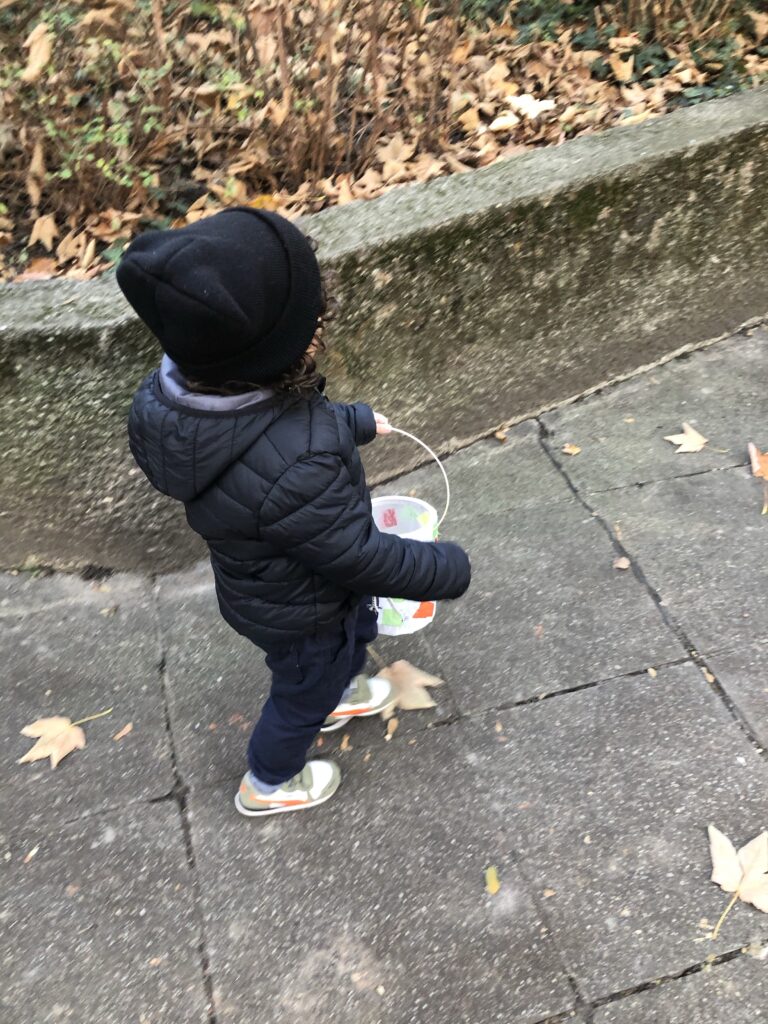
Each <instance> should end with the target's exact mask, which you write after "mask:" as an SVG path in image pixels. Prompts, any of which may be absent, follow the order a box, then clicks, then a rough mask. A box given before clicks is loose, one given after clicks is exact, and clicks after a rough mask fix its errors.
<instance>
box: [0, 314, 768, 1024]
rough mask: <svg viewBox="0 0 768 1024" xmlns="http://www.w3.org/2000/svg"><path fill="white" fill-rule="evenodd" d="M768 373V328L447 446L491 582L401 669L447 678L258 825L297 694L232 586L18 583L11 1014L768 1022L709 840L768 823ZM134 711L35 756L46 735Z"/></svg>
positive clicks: (1, 913) (3, 633) (17, 1022)
mask: <svg viewBox="0 0 768 1024" xmlns="http://www.w3.org/2000/svg"><path fill="white" fill-rule="evenodd" d="M766 379H768V332H766V331H765V330H764V329H762V328H758V329H756V330H754V331H752V332H751V333H749V334H747V335H737V336H734V337H733V338H731V339H728V340H727V341H723V342H720V343H718V344H717V345H715V346H713V347H711V348H709V349H707V350H704V351H701V352H698V353H696V354H694V355H692V356H690V357H687V358H684V359H680V360H677V361H675V362H673V363H670V364H668V365H666V366H664V367H661V368H659V369H656V370H654V371H651V372H649V373H646V374H645V375H643V376H641V377H638V378H635V379H634V380H632V381H629V382H627V383H624V384H621V385H618V386H616V387H612V388H610V389H607V390H605V391H604V392H603V393H602V394H600V395H598V396H595V397H592V398H590V399H587V400H584V401H581V402H579V403H576V404H574V405H572V406H569V407H567V408H564V409H561V410H559V411H557V412H554V413H551V414H549V415H547V416H544V417H543V418H542V421H541V422H527V423H523V424H521V425H520V426H519V427H516V428H514V429H513V430H512V431H511V432H510V435H509V439H508V441H507V442H506V443H505V444H500V443H499V442H498V441H496V440H491V441H488V442H482V443H480V444H477V445H474V446H473V447H471V448H468V449H466V450H464V451H463V452H461V453H459V454H457V455H455V456H453V457H451V458H450V459H449V460H447V462H446V467H447V469H448V472H449V475H450V477H451V483H452V487H453V490H454V504H453V506H452V510H451V514H450V516H449V519H448V520H447V523H446V527H447V529H446V536H448V537H450V538H451V539H455V540H458V541H460V542H461V543H464V544H466V545H467V547H468V548H469V550H470V552H471V555H472V560H473V565H474V573H475V575H474V584H473V588H472V590H471V592H470V595H469V596H468V597H467V599H465V600H464V601H462V602H459V603H456V604H453V605H447V604H446V605H443V606H442V607H441V608H440V610H439V614H438V618H437V620H436V622H435V624H434V625H433V626H432V627H430V628H429V629H428V630H426V631H425V632H424V633H423V634H419V635H417V636H416V637H414V638H412V639H410V640H408V641H406V642H400V641H393V640H387V639H382V640H381V641H379V644H378V649H379V650H380V652H381V653H382V654H383V655H384V656H385V658H386V659H387V660H394V659H395V658H396V657H407V658H409V660H411V661H413V662H414V663H416V664H418V665H419V666H421V667H424V668H426V669H428V670H429V671H432V672H434V673H436V674H439V675H442V676H443V677H444V678H446V679H447V680H448V686H447V687H445V688H444V689H443V690H442V691H439V692H438V693H437V694H436V695H438V696H439V699H440V706H439V707H438V708H437V709H436V710H435V711H432V712H418V713H417V712H409V713H406V714H404V715H402V717H401V725H400V728H399V729H398V731H397V733H396V734H395V735H394V737H393V739H392V740H391V742H386V741H385V739H384V730H383V727H382V725H381V723H380V722H378V721H367V722H365V723H355V724H354V726H353V727H351V728H350V730H349V741H348V742H349V747H348V749H345V750H343V751H340V750H339V746H340V744H341V742H342V738H343V736H344V733H343V732H341V733H336V734H333V735H332V736H330V737H326V741H325V743H324V745H323V747H322V750H321V754H322V755H325V754H328V755H331V756H336V757H337V758H338V760H339V762H340V764H341V766H342V769H343V771H344V775H345V782H344V785H343V787H342V789H341V791H340V793H339V795H338V797H337V798H335V799H334V800H333V801H332V802H331V803H329V804H328V805H327V806H326V807H324V808H322V809H319V810H317V811H314V812H312V813H311V814H307V815H289V816H286V817H285V818H276V819H275V818H273V819H270V820H267V821H262V822H253V821H248V820H245V819H242V818H240V817H239V816H238V815H237V814H236V813H235V811H234V808H233V806H232V797H233V792H234V788H235V782H236V780H237V779H239V777H240V774H241V772H242V770H243V756H244V745H245V742H246V740H247V736H248V732H249V729H250V726H251V724H252V722H253V719H254V716H255V714H256V713H257V710H258V707H259V702H260V700H261V698H262V697H263V695H264V691H265V688H266V674H265V670H264V668H263V667H262V665H261V660H260V658H259V657H258V656H257V655H256V654H255V653H254V651H253V649H252V648H250V647H249V645H248V644H247V643H246V642H245V641H241V640H240V638H239V637H237V636H236V635H235V634H234V633H232V632H231V631H230V630H228V629H227V627H225V625H224V624H223V622H221V621H220V620H219V618H218V616H217V612H216V609H215V602H214V597H213V594H212V590H211V585H210V574H209V571H208V569H207V567H205V566H201V567H198V568H196V569H193V570H190V571H189V572H186V573H182V574H178V575H174V576H168V577H162V578H160V579H158V580H157V581H152V580H149V579H143V578H139V577H128V576H112V577H110V578H108V579H104V580H95V581H84V580H82V579H80V578H77V577H68V576H61V575H53V576H48V577H45V576H37V577H34V576H30V575H29V574H26V573H23V574H18V575H15V576H14V575H5V576H3V577H0V649H1V650H2V657H3V661H4V666H3V682H4V685H3V687H2V692H0V720H1V721H2V731H3V750H4V757H3V759H2V763H0V801H1V803H0V822H1V823H2V824H1V825H0V828H1V829H2V837H1V838H2V843H3V854H2V855H3V858H4V859H3V861H2V865H3V869H4V870H3V876H2V907H1V909H0V922H1V923H2V929H1V931H2V939H1V940H0V941H1V942H2V946H3V957H4V958H3V967H2V993H1V994H0V1019H1V1020H2V1021H3V1024H49V1022H52V1024H58V1022H66V1021H70V1022H77V1024H90V1022H96V1021H98V1022H99V1024H181V1022H184V1024H187V1022H189V1024H198V1022H199V1024H212V1022H218V1024H252V1022H253V1021H254V1020H258V1021H264V1022H267V1024H299V1022H301V1024H303V1022H304V1021H305V1020H308V1019H312V1020H324V1021H329V1022H354V1024H445V1022H448V1021H450V1022H451V1024H491V1022H499V1024H502V1022H503V1024H534V1022H545V1021H553V1022H554V1021H560V1020H574V1021H578V1022H581V1024H586V1022H590V1021H592V1022H594V1024H614V1022H621V1024H672V1022H680V1024H683V1022H684V1024H710V1022H711V1021H712V1020H716V1019H724V1018H727V1019H728V1022H729V1024H748V1022H749V1024H752V1022H754V1021H758V1020H768V1015H767V1011H766V1009H765V1007H766V1006H768V916H766V915H763V914H760V913H758V912H757V911H755V910H753V909H752V908H750V907H748V906H746V905H744V904H739V905H738V906H737V907H736V908H735V909H734V910H733V912H732V913H731V915H730V916H729V918H728V919H727V921H726V922H725V925H724V926H723V929H722V932H721V934H720V936H719V938H718V939H717V941H712V940H711V939H709V938H708V932H709V930H710V929H711V926H712V925H713V924H714V922H715V921H716V920H717V918H718V917H719V915H720V913H721V911H722V909H723V907H724V906H725V903H726V902H727V898H726V897H725V895H724V894H723V893H722V892H720V891H719V889H717V887H715V886H714V885H712V884H711V883H710V882H709V881H708V875H709V857H708V850H707V838H706V826H707V825H708V824H709V823H710V822H714V823H715V824H717V825H718V826H719V827H720V828H721V829H722V830H723V831H725V832H726V833H727V834H729V835H730V836H731V837H732V838H733V839H734V841H736V842H737V843H739V844H740V843H743V842H745V841H746V840H748V839H751V838H752V837H753V836H754V835H755V834H756V833H757V832H759V831H760V829H761V828H764V827H766V826H768V762H767V760H766V753H765V750H764V748H765V747H768V672H766V671H765V669H766V664H767V663H768V658H766V651H767V650H768V648H767V647H766V644H768V601H767V600H766V588H767V586H768V519H766V518H763V517H761V515H760V509H761V504H762V489H761V486H760V482H759V481H756V480H754V479H752V478H751V476H750V474H749V471H748V469H747V468H746V466H745V461H746V445H747V442H748V441H750V440H754V441H755V442H756V443H757V444H759V445H761V447H768V388H767V387H766V384H765V381H766ZM684 420H685V421H688V422H690V423H691V424H692V425H694V426H695V427H697V428H698V429H699V430H700V431H701V432H702V433H703V434H704V435H705V436H707V437H708V438H710V444H709V445H708V446H707V448H705V450H704V451H703V452H701V453H700V454H696V455H676V454H675V453H674V449H673V447H672V446H671V445H670V444H669V443H667V442H665V441H664V440H663V437H664V435H666V434H671V433H677V432H679V430H680V427H681V424H682V422H683V421H684ZM567 442H571V443H573V444H576V445H579V446H580V447H581V449H582V451H581V453H580V454H579V455H576V456H571V457H569V456H566V455H564V454H563V453H562V448H563V445H564V444H565V443H567ZM392 443H405V442H401V441H399V440H398V441H396V442H395V441H393V442H392ZM390 490H391V491H393V492H403V491H405V492H406V493H407V492H409V491H411V490H413V491H414V492H415V493H417V494H418V495H419V496H421V497H424V498H426V499H427V500H432V501H433V502H435V503H439V501H440V481H439V475H438V474H437V472H436V470H435V469H434V468H430V467H424V468H423V469H420V470H418V471H417V472H415V473H413V474H411V475H410V476H408V477H406V478H403V479H401V480H399V481H396V482H395V483H394V484H392V485H390ZM619 556H627V557H628V558H629V559H630V560H631V568H630V569H628V570H620V569H616V568H614V566H613V563H614V560H615V559H616V558H617V557H619ZM108 707H112V708H113V711H112V714H111V715H109V716H108V717H106V718H102V719H99V720H97V721H94V722H92V723H89V724H88V725H86V726H85V728H86V732H87V736H88V746H87V747H86V749H85V750H84V751H80V752H76V753H74V754H73V755H71V756H70V757H69V758H68V759H67V760H66V761H65V762H64V763H63V764H62V765H61V767H60V768H58V769H57V770H56V771H55V772H51V771H50V769H49V768H48V767H47V765H46V764H45V763H43V764H37V765H23V766H18V765H16V764H15V760H16V759H17V758H18V757H20V756H21V755H22V754H23V753H24V751H25V750H26V749H27V746H28V743H29V742H30V741H28V740H25V739H24V738H22V737H20V736H19V730H20V729H21V727H22V726H23V725H24V724H26V723H27V722H29V721H31V720H33V719H35V718H37V717H40V716H43V715H49V714H65V715H69V716H70V717H72V718H79V717H84V716H86V715H90V714H94V713H96V712H98V711H100V710H102V709H105V708H108ZM128 722H131V723H133V730H132V731H131V732H130V733H129V734H128V735H126V736H125V737H124V738H123V739H120V740H113V739H112V737H113V736H114V735H115V734H116V733H117V732H118V730H120V729H121V728H122V727H123V726H125V725H126V724H127V723H128ZM490 865H493V866H495V867H496V868H497V870H498V873H499V877H500V879H501V889H500V891H499V892H498V893H497V894H496V895H494V896H491V895H488V894H487V893H486V891H485V877H484V875H485V869H486V868H487V867H488V866H490Z"/></svg>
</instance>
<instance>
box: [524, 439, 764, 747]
mask: <svg viewBox="0 0 768 1024" xmlns="http://www.w3.org/2000/svg"><path fill="white" fill-rule="evenodd" d="M537 422H538V424H539V444H540V445H541V448H542V451H543V452H544V454H545V455H546V456H547V458H548V459H549V461H550V462H551V463H552V465H553V467H554V468H555V469H556V470H557V472H558V473H559V474H560V476H561V477H562V478H563V480H564V481H565V483H566V485H567V487H568V488H569V489H570V491H571V493H572V494H573V496H574V497H575V498H576V500H577V501H578V502H579V504H580V505H581V506H582V508H583V509H584V510H585V511H586V512H588V513H589V515H590V516H591V517H592V518H593V519H594V520H595V522H596V523H599V525H600V526H601V527H602V528H603V530H604V531H605V533H606V534H607V535H608V537H609V539H610V541H611V544H612V545H613V548H614V550H615V551H616V554H617V555H618V556H619V557H623V558H626V559H628V561H629V563H630V567H631V570H632V573H633V575H634V577H635V579H636V580H637V581H638V583H640V584H641V586H643V587H644V588H645V590H646V591H647V592H648V595H649V597H650V598H651V600H652V601H653V603H654V605H655V606H656V609H657V611H658V613H659V615H660V616H661V619H662V621H663V623H664V625H665V626H666V627H667V628H668V629H669V630H670V631H671V632H672V633H673V634H674V636H675V637H676V639H677V640H678V642H679V643H680V644H681V645H682V647H683V648H684V649H685V651H686V652H687V654H688V657H689V658H690V660H691V661H692V662H693V663H694V664H695V665H696V666H697V667H698V668H699V669H700V670H701V673H702V675H703V676H704V679H705V681H706V682H707V683H708V685H709V686H711V687H712V689H713V690H714V692H715V693H716V694H717V696H718V697H719V698H720V700H721V701H722V703H723V704H724V706H725V708H726V709H727V711H728V714H729V715H730V716H731V718H732V719H733V720H734V721H735V722H736V724H737V725H738V726H739V728H740V729H741V731H742V733H743V734H744V736H745V737H746V739H747V740H748V741H749V743H750V745H751V746H752V748H753V749H754V750H755V752H756V753H757V754H758V755H759V756H760V757H761V758H762V759H763V760H764V761H766V762H768V751H766V750H765V748H764V747H763V745H762V743H761V742H760V740H759V738H758V736H757V735H756V733H755V732H754V731H753V730H752V728H751V726H750V724H749V723H748V722H747V720H746V719H745V718H744V717H743V716H742V714H741V713H740V711H739V709H738V708H737V707H736V705H735V704H734V702H733V701H732V700H731V698H730V697H729V696H728V694H727V693H726V691H725V688H724V687H723V685H722V684H721V683H720V681H719V679H718V678H717V675H716V673H715V672H714V671H713V670H712V667H711V666H710V665H709V663H708V662H707V660H706V658H705V657H704V655H702V654H701V653H700V652H699V651H698V650H697V649H696V647H695V645H694V643H693V641H692V640H691V638H690V637H689V636H688V634H687V633H686V632H685V630H684V629H683V627H682V626H681V624H680V623H679V622H678V621H677V620H676V619H675V617H674V616H673V615H672V614H671V613H670V611H669V609H668V608H667V606H666V604H665V603H664V600H663V598H662V596H661V594H660V593H659V591H658V590H656V588H655V587H654V586H653V584H652V583H651V582H650V580H649V579H648V577H647V576H646V575H645V572H644V571H643V568H642V566H641V565H640V563H639V562H638V561H637V559H636V558H634V557H633V555H632V553H631V552H630V551H628V550H627V548H625V547H624V545H623V544H622V542H621V541H620V540H619V538H618V536H617V534H616V531H615V530H614V528H613V526H612V525H611V524H610V523H609V522H608V521H607V520H606V519H605V518H604V517H603V516H601V515H600V514H599V512H598V511H597V510H596V509H595V508H593V506H592V505H590V504H589V502H588V501H587V500H586V498H585V497H584V496H583V494H582V493H581V491H580V490H579V488H578V487H577V486H576V484H575V483H574V482H573V480H572V479H571V477H570V475H569V474H568V472H567V470H566V469H565V468H564V466H563V464H562V463H561V462H560V461H559V460H558V459H557V458H556V457H555V454H554V452H553V451H552V449H551V447H550V446H549V445H548V444H547V439H548V438H549V437H550V432H549V430H548V429H547V426H546V424H545V423H543V422H542V421H541V420H537Z"/></svg>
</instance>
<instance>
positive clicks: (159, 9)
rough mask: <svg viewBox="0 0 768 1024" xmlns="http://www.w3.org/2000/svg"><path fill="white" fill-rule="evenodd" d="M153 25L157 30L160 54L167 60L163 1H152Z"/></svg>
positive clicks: (156, 36)
mask: <svg viewBox="0 0 768 1024" xmlns="http://www.w3.org/2000/svg"><path fill="white" fill-rule="evenodd" d="M152 24H153V26H154V30H155V38H156V39H157V45H158V47H159V48H160V54H161V56H162V58H163V60H165V58H166V57H167V56H168V45H167V43H166V41H165V34H164V33H163V5H162V0H152Z"/></svg>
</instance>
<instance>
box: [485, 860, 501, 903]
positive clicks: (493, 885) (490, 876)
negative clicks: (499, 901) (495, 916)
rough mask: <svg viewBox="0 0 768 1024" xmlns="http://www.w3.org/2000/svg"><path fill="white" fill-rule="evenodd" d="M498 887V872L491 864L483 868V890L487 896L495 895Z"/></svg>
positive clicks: (499, 886) (499, 882)
mask: <svg viewBox="0 0 768 1024" xmlns="http://www.w3.org/2000/svg"><path fill="white" fill-rule="evenodd" d="M500 888H501V881H500V879H499V872H498V871H497V870H496V868H495V867H494V866H493V865H491V866H490V867H488V868H486V869H485V891H486V892H487V893H488V895H489V896H495V895H496V893H497V892H498V891H499V889H500Z"/></svg>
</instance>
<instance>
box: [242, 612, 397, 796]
mask: <svg viewBox="0 0 768 1024" xmlns="http://www.w3.org/2000/svg"><path fill="white" fill-rule="evenodd" d="M372 606H373V601H372V600H371V599H370V598H365V599H363V600H362V601H361V602H360V604H359V606H358V607H357V608H356V609H355V610H354V611H353V612H352V613H351V614H350V615H348V616H347V617H346V619H344V621H343V622H340V623H339V624H338V626H336V627H334V628H333V629H331V630H327V631H325V632H323V633H318V634H316V635H315V636H308V637H304V638H302V639H301V640H298V641H296V642H295V643H293V644H291V645H290V646H286V647H279V648H273V649H270V650H268V651H267V652H266V653H267V668H269V669H270V671H271V672H272V688H271V690H270V694H269V698H268V699H267V702H266V704H265V705H264V707H263V709H262V712H261V718H260V719H259V720H258V722H257V723H256V726H255V728H254V730H253V733H252V735H251V739H250V742H249V744H248V764H249V767H250V769H251V771H252V772H253V774H254V775H255V776H256V777H257V778H258V779H260V780H261V781H262V782H265V783H267V784H268V785H277V784H278V783H281V782H286V781H287V780H288V779H290V778H293V776H294V775H296V774H297V772H300V771H301V769H302V768H303V767H304V765H305V763H306V757H307V751H308V750H309V748H310V746H311V745H312V742H313V740H314V738H315V736H316V735H317V733H318V731H319V729H320V726H321V725H322V724H323V722H324V721H325V719H326V718H327V717H328V715H329V714H330V713H331V711H333V709H334V708H335V707H336V706H337V705H338V703H339V701H340V699H341V695H342V694H343V693H344V690H345V689H346V688H347V686H348V685H349V683H350V682H351V681H352V679H354V677H355V676H356V675H359V674H360V672H362V670H363V667H364V665H365V661H366V646H367V645H368V644H370V643H373V641H374V640H375V639H376V637H377V635H378V628H377V625H376V612H375V610H374V608H373V607H372Z"/></svg>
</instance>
